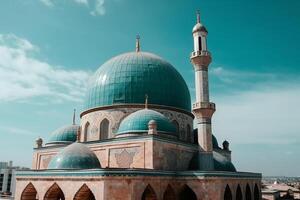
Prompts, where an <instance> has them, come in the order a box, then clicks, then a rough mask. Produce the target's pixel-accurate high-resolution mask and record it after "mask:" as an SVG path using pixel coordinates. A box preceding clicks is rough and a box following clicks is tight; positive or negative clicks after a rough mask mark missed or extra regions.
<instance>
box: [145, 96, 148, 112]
mask: <svg viewBox="0 0 300 200" xmlns="http://www.w3.org/2000/svg"><path fill="white" fill-rule="evenodd" d="M145 109H148V95H147V94H145Z"/></svg>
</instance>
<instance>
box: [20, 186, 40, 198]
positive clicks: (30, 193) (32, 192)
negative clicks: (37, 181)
mask: <svg viewBox="0 0 300 200" xmlns="http://www.w3.org/2000/svg"><path fill="white" fill-rule="evenodd" d="M37 199H39V198H38V196H37V191H36V189H35V187H34V186H33V185H32V183H29V184H28V185H27V186H26V188H25V189H24V190H23V192H22V194H21V200H37Z"/></svg>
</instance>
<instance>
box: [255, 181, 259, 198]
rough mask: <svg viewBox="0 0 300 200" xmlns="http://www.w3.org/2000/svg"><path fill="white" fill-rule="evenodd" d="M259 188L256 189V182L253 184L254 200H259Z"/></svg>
mask: <svg viewBox="0 0 300 200" xmlns="http://www.w3.org/2000/svg"><path fill="white" fill-rule="evenodd" d="M259 196H260V195H259V189H258V186H257V184H255V186H254V200H259V199H260V198H259Z"/></svg>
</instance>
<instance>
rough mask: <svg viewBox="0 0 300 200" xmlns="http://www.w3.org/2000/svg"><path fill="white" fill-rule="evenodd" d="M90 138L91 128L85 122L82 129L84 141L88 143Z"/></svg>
mask: <svg viewBox="0 0 300 200" xmlns="http://www.w3.org/2000/svg"><path fill="white" fill-rule="evenodd" d="M90 136H91V126H90V123H89V122H87V123H86V124H85V127H84V141H85V142H86V141H88V140H89V138H90Z"/></svg>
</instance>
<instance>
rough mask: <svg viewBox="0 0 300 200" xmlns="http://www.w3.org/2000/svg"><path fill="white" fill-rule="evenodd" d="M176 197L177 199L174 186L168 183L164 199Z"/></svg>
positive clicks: (171, 199) (168, 199) (170, 199)
mask: <svg viewBox="0 0 300 200" xmlns="http://www.w3.org/2000/svg"><path fill="white" fill-rule="evenodd" d="M174 199H176V196H175V192H174V190H173V188H172V187H171V186H170V185H168V187H167V189H166V191H165V192H164V197H163V200H174Z"/></svg>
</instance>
